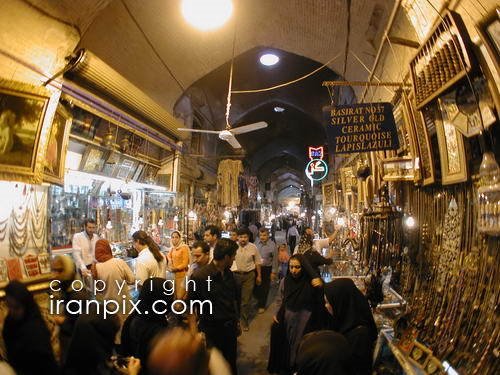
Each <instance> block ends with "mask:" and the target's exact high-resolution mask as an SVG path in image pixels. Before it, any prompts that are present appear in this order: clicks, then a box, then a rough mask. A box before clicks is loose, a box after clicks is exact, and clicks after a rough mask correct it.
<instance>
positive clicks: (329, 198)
mask: <svg viewBox="0 0 500 375" xmlns="http://www.w3.org/2000/svg"><path fill="white" fill-rule="evenodd" d="M321 188H322V190H323V207H326V206H333V205H334V197H335V186H334V184H333V182H330V183H323V185H322V186H321Z"/></svg>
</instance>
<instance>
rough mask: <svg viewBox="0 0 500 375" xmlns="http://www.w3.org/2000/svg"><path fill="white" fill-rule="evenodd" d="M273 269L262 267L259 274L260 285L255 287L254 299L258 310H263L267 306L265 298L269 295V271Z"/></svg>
mask: <svg viewBox="0 0 500 375" xmlns="http://www.w3.org/2000/svg"><path fill="white" fill-rule="evenodd" d="M272 269H273V267H271V266H262V267H261V268H260V270H261V271H260V274H261V277H262V283H261V284H260V285H257V286H256V287H255V297H257V302H258V307H259V309H265V308H266V305H267V296H268V294H269V287H270V286H271V271H272Z"/></svg>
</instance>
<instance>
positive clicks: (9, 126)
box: [0, 80, 50, 183]
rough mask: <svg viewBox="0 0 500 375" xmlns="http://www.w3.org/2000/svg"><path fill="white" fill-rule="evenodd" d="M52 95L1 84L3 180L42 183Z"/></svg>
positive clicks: (33, 88) (0, 163)
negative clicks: (45, 129) (42, 154)
mask: <svg viewBox="0 0 500 375" xmlns="http://www.w3.org/2000/svg"><path fill="white" fill-rule="evenodd" d="M49 99H50V92H49V91H48V90H46V89H45V88H41V87H36V86H31V85H26V84H22V83H18V82H13V81H5V80H0V171H1V172H0V179H2V180H3V179H5V180H16V181H22V182H28V183H40V182H41V177H42V176H41V173H40V168H37V158H38V153H39V145H40V137H41V133H42V128H43V123H44V118H45V115H46V112H47V107H48V102H49Z"/></svg>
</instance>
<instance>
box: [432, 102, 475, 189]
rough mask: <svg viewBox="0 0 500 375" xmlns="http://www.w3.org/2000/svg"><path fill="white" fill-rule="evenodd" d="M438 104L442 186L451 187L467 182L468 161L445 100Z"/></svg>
mask: <svg viewBox="0 0 500 375" xmlns="http://www.w3.org/2000/svg"><path fill="white" fill-rule="evenodd" d="M438 103H439V109H440V111H441V116H436V132H437V139H438V143H439V159H440V161H441V178H442V184H443V185H450V184H456V183H458V182H463V181H467V178H468V175H467V160H466V155H465V146H464V139H463V136H462V134H461V133H460V132H459V131H458V129H457V128H456V127H455V126H454V125H453V119H450V117H449V114H450V112H449V111H448V110H447V109H446V103H445V102H444V101H443V99H442V98H439V99H438ZM440 117H441V118H440Z"/></svg>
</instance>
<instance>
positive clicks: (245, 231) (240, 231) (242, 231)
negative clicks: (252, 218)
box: [236, 227, 252, 238]
mask: <svg viewBox="0 0 500 375" xmlns="http://www.w3.org/2000/svg"><path fill="white" fill-rule="evenodd" d="M236 233H237V234H238V236H244V235H245V234H246V235H247V236H248V237H249V238H250V237H252V232H250V229H248V228H245V227H243V228H240V229H238V231H237V232H236Z"/></svg>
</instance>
